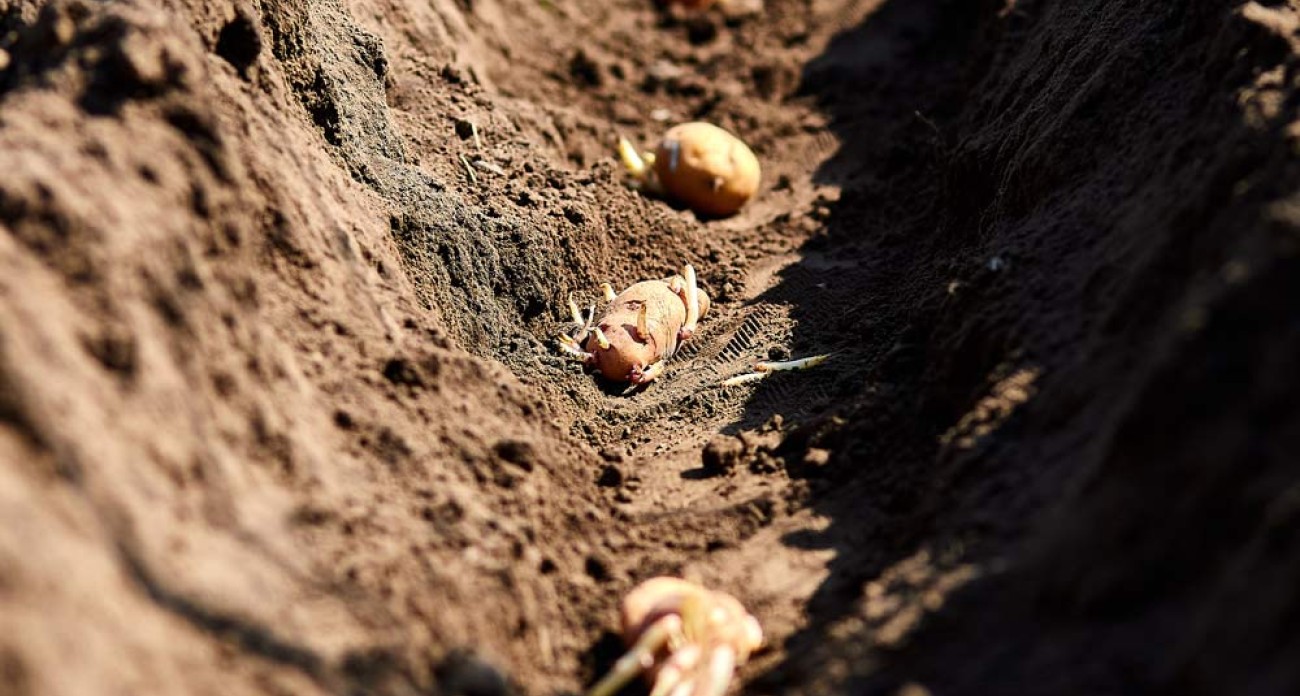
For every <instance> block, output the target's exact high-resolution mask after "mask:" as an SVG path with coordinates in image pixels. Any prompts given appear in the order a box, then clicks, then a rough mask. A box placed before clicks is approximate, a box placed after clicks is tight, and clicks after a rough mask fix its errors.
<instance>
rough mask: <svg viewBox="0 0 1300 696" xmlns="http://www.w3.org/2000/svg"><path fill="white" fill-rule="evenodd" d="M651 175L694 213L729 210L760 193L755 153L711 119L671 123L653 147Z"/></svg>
mask: <svg viewBox="0 0 1300 696" xmlns="http://www.w3.org/2000/svg"><path fill="white" fill-rule="evenodd" d="M654 167H655V175H656V177H657V178H658V180H659V184H660V186H661V187H662V188H663V190H664V192H665V193H666V194H668V195H669V196H671V197H673V198H676V199H677V200H679V201H681V202H682V203H685V204H686V205H688V206H690V208H691V209H692V210H694V211H696V212H699V213H704V214H706V215H715V216H719V217H724V216H727V215H732V214H734V213H735V212H736V211H738V210H740V208H741V207H742V206H743V205H745V203H746V202H748V201H749V199H750V198H753V197H754V194H755V193H757V192H758V185H759V182H760V180H761V178H762V173H761V170H760V168H759V164H758V158H757V157H755V156H754V153H753V151H752V150H750V149H749V146H747V145H745V143H743V142H741V141H740V139H739V138H737V137H736V136H734V135H732V134H731V133H728V132H727V131H725V130H723V129H721V128H719V127H717V126H715V125H713V124H710V123H702V122H698V121H697V122H692V123H683V124H681V125H678V126H673V127H672V128H670V129H668V132H667V133H664V137H663V141H662V142H660V143H659V148H658V149H657V150H656V151H655V160H654Z"/></svg>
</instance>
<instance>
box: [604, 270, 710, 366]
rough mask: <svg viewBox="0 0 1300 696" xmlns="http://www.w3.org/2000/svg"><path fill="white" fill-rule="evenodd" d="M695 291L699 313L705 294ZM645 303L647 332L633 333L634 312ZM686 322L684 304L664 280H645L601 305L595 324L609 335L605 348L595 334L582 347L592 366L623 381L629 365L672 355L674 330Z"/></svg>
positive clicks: (706, 302) (704, 308) (706, 304)
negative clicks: (643, 334) (591, 358)
mask: <svg viewBox="0 0 1300 696" xmlns="http://www.w3.org/2000/svg"><path fill="white" fill-rule="evenodd" d="M697 292H698V293H699V302H700V316H701V317H703V316H704V314H705V313H706V312H707V311H708V309H709V305H710V302H709V296H708V295H707V294H706V293H705V292H704V290H703V289H700V290H697ZM642 304H644V305H646V328H647V329H648V330H649V332H650V336H649V337H648V338H647V339H646V340H642V339H641V338H640V337H638V336H637V330H636V322H637V315H638V314H639V313H640V311H641V305H642ZM685 323H686V304H685V303H684V302H683V301H682V298H681V296H679V295H678V294H677V293H675V292H673V291H672V289H671V288H669V286H668V281H666V280H646V281H642V282H640V283H637V284H636V285H633V286H631V287H629V288H628V289H626V290H624V291H623V292H621V293H619V295H618V297H615V298H614V301H613V302H610V303H609V306H608V307H607V308H606V309H605V313H604V314H602V315H601V316H600V319H599V320H598V321H597V322H596V325H597V326H599V327H600V330H601V332H603V333H604V334H605V338H607V339H609V344H610V347H609V349H608V350H603V349H601V348H600V344H599V342H598V341H597V339H596V337H595V335H592V336H589V337H588V338H587V341H586V343H585V344H584V345H583V350H586V351H588V352H590V353H591V354H592V355H594V356H595V362H594V364H595V367H596V369H598V370H600V373H601V374H602V375H604V376H605V377H606V378H608V379H611V380H615V381H620V382H627V381H630V380H631V375H632V372H633V369H634V368H635V369H636V370H637V371H640V370H642V369H644V368H646V367H649V366H650V365H653V364H654V363H657V362H659V361H660V360H663V359H664V358H667V357H669V356H671V355H672V353H673V352H675V351H676V349H677V344H678V340H677V332H678V330H680V329H681V328H682V325H683V324H685Z"/></svg>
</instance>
